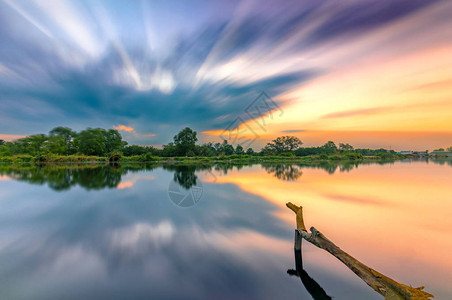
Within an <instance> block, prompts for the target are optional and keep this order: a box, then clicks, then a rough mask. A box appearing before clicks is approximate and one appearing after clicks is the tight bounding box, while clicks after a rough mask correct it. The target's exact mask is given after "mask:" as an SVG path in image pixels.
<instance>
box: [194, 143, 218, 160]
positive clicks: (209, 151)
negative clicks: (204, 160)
mask: <svg viewBox="0 0 452 300" xmlns="http://www.w3.org/2000/svg"><path fill="white" fill-rule="evenodd" d="M214 151H215V149H214V148H213V147H209V145H207V144H204V145H202V146H196V147H195V153H196V155H198V156H204V157H210V156H214V155H215V152H214Z"/></svg>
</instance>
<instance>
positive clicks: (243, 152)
mask: <svg viewBox="0 0 452 300" xmlns="http://www.w3.org/2000/svg"><path fill="white" fill-rule="evenodd" d="M235 154H245V151H243V147H242V146H241V145H237V147H235Z"/></svg>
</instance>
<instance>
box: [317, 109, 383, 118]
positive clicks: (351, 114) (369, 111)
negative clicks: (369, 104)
mask: <svg viewBox="0 0 452 300" xmlns="http://www.w3.org/2000/svg"><path fill="white" fill-rule="evenodd" d="M390 109H391V108H390V107H374V108H363V109H353V110H346V111H339V112H334V113H329V114H326V115H324V116H322V118H327V119H328V118H346V117H354V116H360V115H374V114H379V113H382V112H387V111H388V110H390Z"/></svg>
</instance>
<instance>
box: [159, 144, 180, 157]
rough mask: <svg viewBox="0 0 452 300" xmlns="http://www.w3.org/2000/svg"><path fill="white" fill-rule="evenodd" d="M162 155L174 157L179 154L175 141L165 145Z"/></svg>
mask: <svg viewBox="0 0 452 300" xmlns="http://www.w3.org/2000/svg"><path fill="white" fill-rule="evenodd" d="M162 155H163V156H164V157H174V156H177V155H178V154H177V148H176V146H175V145H174V144H173V143H169V144H168V145H164V146H163V150H162Z"/></svg>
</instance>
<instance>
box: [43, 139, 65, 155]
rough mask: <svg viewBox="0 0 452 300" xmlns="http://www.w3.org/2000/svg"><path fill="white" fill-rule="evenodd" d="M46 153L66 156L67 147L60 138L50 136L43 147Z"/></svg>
mask: <svg viewBox="0 0 452 300" xmlns="http://www.w3.org/2000/svg"><path fill="white" fill-rule="evenodd" d="M44 149H45V150H46V152H49V153H53V154H59V155H64V154H68V146H67V144H66V142H65V141H64V139H63V138H62V137H61V136H50V137H49V139H48V141H47V143H46V144H45V145H44Z"/></svg>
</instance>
